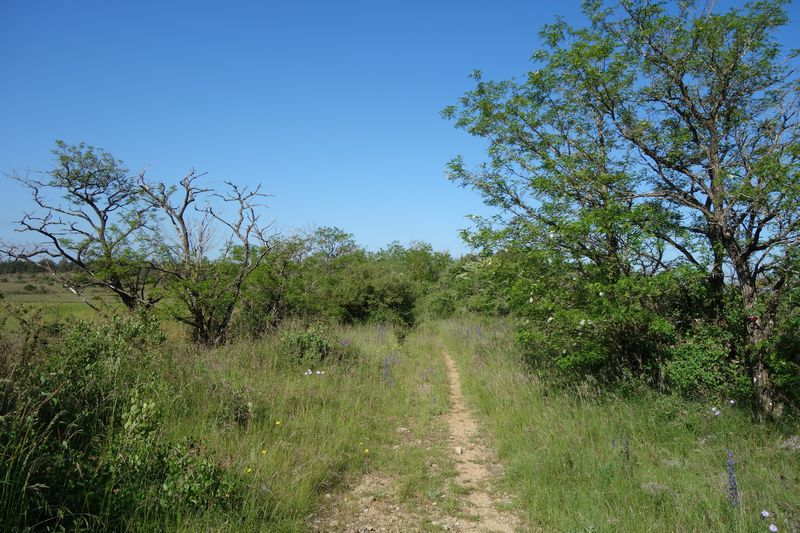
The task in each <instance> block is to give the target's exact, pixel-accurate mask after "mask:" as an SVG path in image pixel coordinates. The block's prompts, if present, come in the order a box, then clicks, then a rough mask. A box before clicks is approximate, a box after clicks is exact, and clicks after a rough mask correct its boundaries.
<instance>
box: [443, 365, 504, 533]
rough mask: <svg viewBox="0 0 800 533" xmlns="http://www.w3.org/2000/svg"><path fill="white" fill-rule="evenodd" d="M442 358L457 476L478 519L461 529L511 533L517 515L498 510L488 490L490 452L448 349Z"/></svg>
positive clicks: (473, 513) (490, 462)
mask: <svg viewBox="0 0 800 533" xmlns="http://www.w3.org/2000/svg"><path fill="white" fill-rule="evenodd" d="M444 360H445V363H446V364H447V378H448V380H449V382H450V405H451V407H450V412H449V413H448V414H447V415H446V416H447V423H448V425H449V426H450V442H451V445H452V447H453V451H454V452H455V454H456V471H457V476H456V479H457V481H458V483H459V484H460V485H461V486H462V487H464V488H466V489H469V490H470V492H469V493H468V494H467V497H466V498H467V500H468V501H469V503H470V508H469V512H470V514H472V515H474V516H475V517H476V518H477V522H476V523H475V524H474V525H470V527H469V528H467V529H463V531H465V532H467V531H469V532H472V531H481V532H483V531H492V532H498V533H500V532H502V533H506V532H508V533H513V532H514V531H516V530H517V528H518V527H519V524H518V522H517V519H516V517H515V516H514V515H512V514H510V513H509V512H501V511H500V510H499V509H498V508H497V505H496V504H497V502H496V501H495V500H494V499H493V498H492V496H491V493H490V490H491V487H490V486H489V483H490V482H491V480H492V478H493V477H496V472H495V473H493V472H492V471H491V469H490V465H493V464H494V463H493V456H492V453H491V452H490V451H489V449H488V448H486V446H485V445H484V444H483V443H482V442H481V440H480V438H479V437H480V435H479V432H478V424H477V422H476V421H475V418H474V416H473V415H472V412H471V411H470V410H469V409H468V408H467V406H466V404H465V402H464V395H463V393H462V392H461V376H460V375H459V373H458V368H457V367H456V364H455V362H453V359H452V358H451V357H450V355H449V354H447V352H445V353H444ZM495 470H496V468H495Z"/></svg>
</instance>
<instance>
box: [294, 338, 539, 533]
mask: <svg viewBox="0 0 800 533" xmlns="http://www.w3.org/2000/svg"><path fill="white" fill-rule="evenodd" d="M443 357H444V362H445V366H446V371H447V381H448V385H449V389H450V392H449V396H450V398H449V400H450V409H449V410H448V411H447V412H446V413H444V414H443V415H442V422H443V424H442V426H444V427H446V432H445V431H444V429H443V430H442V431H441V432H440V433H439V434H438V435H435V436H431V435H429V436H428V440H426V439H425V438H423V439H419V438H415V437H417V436H414V435H411V434H410V432H409V430H408V429H407V428H404V427H401V428H398V435H399V439H400V442H399V443H398V444H397V445H395V446H394V448H395V449H398V448H401V447H413V448H415V449H420V448H421V449H427V450H430V449H432V448H434V447H442V446H443V445H444V444H445V439H446V448H447V449H448V452H449V455H450V457H451V459H452V460H453V463H454V465H453V466H454V470H455V476H454V478H451V480H452V481H451V483H452V485H453V486H451V490H452V494H450V495H449V496H450V498H452V499H453V500H455V502H456V505H455V506H448V505H445V504H444V501H443V500H441V499H440V500H438V501H436V500H435V499H430V500H425V501H420V500H419V499H417V501H415V502H414V503H409V502H408V501H405V502H404V501H403V500H404V499H403V498H400V497H399V496H398V483H397V480H396V479H393V478H392V477H391V476H390V475H387V474H385V473H382V472H370V473H369V474H367V475H365V476H363V477H362V478H361V479H360V480H359V482H358V483H357V484H356V486H354V487H352V488H351V489H349V490H346V491H345V492H343V493H340V494H336V495H326V498H327V499H328V503H327V504H326V505H325V506H324V509H323V510H322V512H321V513H320V514H319V515H317V516H315V517H314V518H313V519H312V520H311V523H310V526H311V529H312V530H313V531H316V532H320V533H322V532H325V533H327V532H346V533H370V532H385V533H411V532H434V531H449V532H456V533H513V532H515V531H524V530H525V529H524V528H523V527H522V526H521V525H520V522H519V520H518V519H517V517H516V516H514V515H513V514H511V513H510V512H508V511H503V510H501V509H500V508H499V507H498V504H502V503H503V500H502V499H501V498H499V497H497V496H496V493H495V492H494V491H493V490H492V487H491V482H492V480H494V479H496V478H497V476H498V475H499V474H500V472H501V468H500V466H499V465H498V464H497V463H496V461H495V458H494V454H493V453H492V451H491V450H490V449H489V448H487V447H486V445H485V444H484V442H483V441H482V439H481V438H480V432H479V428H478V424H477V422H476V420H475V418H474V415H473V414H472V412H471V411H470V410H469V408H468V407H467V406H466V403H465V401H464V395H463V393H462V391H461V378H460V376H459V373H458V368H457V367H456V365H455V363H454V361H453V359H452V358H451V357H450V356H449V355H448V354H447V353H446V352H445V353H443ZM431 437H432V440H431ZM429 467H430V468H433V469H436V468H441V467H439V466H438V465H436V464H430V465H429Z"/></svg>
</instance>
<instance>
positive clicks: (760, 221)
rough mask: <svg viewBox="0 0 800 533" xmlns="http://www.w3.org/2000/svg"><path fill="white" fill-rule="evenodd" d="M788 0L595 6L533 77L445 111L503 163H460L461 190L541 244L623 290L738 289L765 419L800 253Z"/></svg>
mask: <svg viewBox="0 0 800 533" xmlns="http://www.w3.org/2000/svg"><path fill="white" fill-rule="evenodd" d="M784 4H785V2H784V1H780V0H767V1H762V2H754V3H751V4H747V5H746V6H745V7H742V8H733V9H730V10H728V11H726V12H724V13H720V14H717V13H713V12H710V11H709V10H706V9H702V8H701V7H700V6H697V5H696V4H695V3H694V2H691V1H682V2H678V3H670V2H660V1H652V0H623V1H622V2H620V3H619V4H615V5H613V6H610V7H609V6H605V5H603V4H602V3H601V2H600V1H587V2H584V12H585V14H586V16H587V18H588V20H589V23H588V25H586V26H585V27H580V28H578V27H573V26H570V25H569V24H567V23H566V22H564V21H558V22H556V23H555V24H551V25H548V26H546V27H545V28H544V29H543V31H542V32H541V36H542V38H543V41H544V43H545V46H544V48H543V49H542V50H539V51H537V52H536V53H535V54H534V56H533V60H534V62H535V70H532V71H531V72H529V73H528V74H527V76H526V77H525V78H524V79H522V80H512V81H502V82H488V81H483V80H482V79H481V78H480V75H479V74H478V75H476V76H475V78H476V80H477V85H476V87H475V89H474V90H472V91H470V92H468V93H467V94H466V95H465V96H464V97H463V98H462V100H461V102H460V105H458V106H453V107H450V108H448V109H446V110H445V115H446V116H448V117H451V118H455V119H456V120H457V125H458V126H459V127H462V128H464V129H466V130H467V131H469V132H470V133H472V134H474V135H478V136H481V137H485V138H487V139H488V140H489V143H490V148H489V155H490V160H489V162H488V163H486V164H484V165H483V166H482V167H480V168H478V169H477V170H471V169H469V168H467V166H466V165H465V164H464V163H463V161H462V160H460V159H456V160H454V161H453V162H451V165H450V168H451V177H452V179H454V180H456V181H458V182H460V183H461V184H463V185H465V186H470V187H474V188H476V189H478V190H479V191H481V192H482V194H483V195H484V196H485V198H486V200H487V201H488V202H489V203H491V204H493V205H496V206H499V207H501V208H502V209H503V210H504V211H505V212H506V213H508V214H509V216H508V217H507V219H506V222H507V223H509V224H510V225H512V226H515V227H516V228H518V230H519V231H525V232H527V233H528V234H529V235H530V239H531V240H532V241H535V242H538V243H540V244H542V245H544V246H549V247H550V248H551V249H557V250H560V251H561V252H562V253H563V254H564V255H566V256H568V257H571V258H572V260H573V261H574V263H576V264H587V263H593V264H596V265H597V266H598V267H599V269H600V270H601V271H602V272H603V275H604V276H606V277H610V278H611V279H613V278H614V277H615V276H618V275H620V274H625V273H627V272H630V271H637V272H657V271H659V270H664V269H668V268H670V267H671V266H672V265H673V264H674V263H675V262H678V261H683V262H687V263H690V264H692V265H695V266H696V267H698V268H703V269H706V270H707V272H708V283H709V286H710V287H711V289H712V290H711V291H710V293H709V294H710V295H711V296H710V297H711V298H712V299H713V300H714V307H716V308H717V309H718V310H721V309H722V307H723V300H724V293H725V287H726V285H729V286H731V287H733V288H735V289H736V291H737V293H738V296H739V301H740V305H741V306H742V309H743V311H744V314H745V315H746V316H747V317H748V318H747V319H746V324H744V325H743V328H742V329H744V330H745V331H746V333H745V339H744V341H745V345H746V350H745V351H746V354H745V355H746V357H747V359H748V364H749V369H750V371H751V372H752V377H753V380H754V383H755V389H756V396H757V402H758V404H759V406H760V410H761V412H762V413H770V412H772V411H773V410H774V408H775V402H774V400H775V398H774V397H773V383H772V379H771V376H770V372H769V367H768V364H767V362H766V358H767V354H768V350H767V349H766V344H767V341H768V339H769V338H770V336H771V335H772V333H773V331H774V328H775V324H776V319H777V317H776V313H777V310H778V308H779V302H780V301H781V299H782V296H783V294H784V293H785V292H786V291H787V290H788V289H790V288H791V287H792V286H793V285H794V284H795V283H796V281H797V272H796V269H793V268H792V266H791V265H792V264H793V263H792V258H793V257H794V256H795V255H796V253H797V250H798V245H800V122H798V117H799V113H800V106H799V105H798V96H799V95H800V92H799V90H798V89H799V87H800V85H799V83H798V78H797V76H796V75H795V74H794V71H793V70H792V69H791V61H792V60H793V58H794V55H793V54H786V53H783V51H782V49H781V46H780V45H779V43H778V42H777V41H776V39H775V30H776V29H777V28H779V27H780V26H782V25H784V24H786V22H787V17H786V14H785V12H784V9H783V6H784ZM548 238H549V239H550V240H551V242H550V243H549V244H548V242H547V239H548Z"/></svg>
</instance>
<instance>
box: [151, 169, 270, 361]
mask: <svg viewBox="0 0 800 533" xmlns="http://www.w3.org/2000/svg"><path fill="white" fill-rule="evenodd" d="M201 176H202V175H201V174H198V173H197V172H195V171H192V172H190V173H189V174H187V175H186V176H185V177H184V178H183V179H181V181H180V183H179V184H178V185H175V186H167V185H166V184H164V183H160V182H158V183H150V182H148V181H147V180H145V178H144V176H140V178H139V180H138V187H139V191H140V192H141V194H142V195H143V198H144V199H145V203H146V204H147V205H148V206H149V208H151V209H153V210H155V211H156V212H157V213H159V214H160V215H161V216H163V217H164V218H165V219H166V221H167V222H168V228H169V232H168V233H162V232H155V233H153V234H152V235H151V237H150V242H151V243H152V252H151V259H150V266H151V267H152V268H153V269H154V270H156V271H158V272H160V273H161V274H162V275H163V276H164V278H165V283H166V284H167V288H168V291H169V294H170V295H171V296H173V297H174V299H175V301H176V302H177V303H178V304H179V305H178V306H176V307H173V308H172V309H171V314H172V316H173V318H175V319H176V320H178V321H179V322H182V323H183V324H186V325H187V326H189V327H190V328H191V331H192V337H193V339H194V340H195V341H197V342H200V343H202V344H207V345H216V344H220V343H223V342H224V341H225V340H226V337H227V334H228V329H229V326H230V323H231V318H232V317H233V312H234V309H235V307H236V305H237V304H238V303H239V300H240V298H241V294H242V287H243V285H244V283H245V281H246V280H247V278H248V276H249V275H250V274H251V273H252V272H253V271H254V270H255V269H256V268H257V267H258V266H259V265H260V264H261V262H262V261H263V260H264V258H265V257H267V254H269V252H270V244H269V239H268V236H267V234H266V231H267V228H266V227H265V226H262V225H261V224H260V222H259V216H258V214H257V213H256V208H258V207H260V206H259V204H258V203H257V202H258V200H259V199H260V198H262V197H264V196H265V195H264V194H263V193H261V192H260V186H258V187H256V188H255V190H248V189H247V188H244V187H240V186H237V185H235V184H233V183H231V182H226V186H227V191H226V192H225V193H217V192H214V191H213V190H212V189H208V188H203V187H200V186H199V185H198V184H197V180H198V179H199V178H200V177H201ZM203 198H216V199H217V200H218V201H221V202H222V204H223V206H222V207H221V209H220V208H214V207H212V206H211V205H198V200H201V199H203ZM224 206H229V207H232V210H233V214H232V215H226V214H224V213H223V212H222V209H225V207H224ZM215 229H221V230H222V231H223V232H226V233H227V235H226V237H225V241H224V242H223V244H222V246H221V249H218V250H215V249H214V246H213V242H212V240H213V239H212V237H213V233H214V230H215ZM171 238H174V239H175V240H176V241H177V242H170V239H171ZM214 254H216V257H212V256H213V255H214Z"/></svg>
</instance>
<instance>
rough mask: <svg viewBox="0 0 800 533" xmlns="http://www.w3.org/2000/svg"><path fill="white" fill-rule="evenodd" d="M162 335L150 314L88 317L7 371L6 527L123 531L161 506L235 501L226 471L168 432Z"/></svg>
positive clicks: (2, 394)
mask: <svg viewBox="0 0 800 533" xmlns="http://www.w3.org/2000/svg"><path fill="white" fill-rule="evenodd" d="M42 337H43V336H42V335H33V336H32V337H30V338H32V339H34V340H35V339H40V338H42ZM163 340H164V336H163V334H162V333H161V332H160V330H159V328H158V324H157V323H156V322H154V321H151V320H147V319H134V318H130V319H126V320H115V321H113V322H111V323H108V324H103V325H93V324H88V323H84V322H78V323H74V324H71V325H68V326H66V327H65V328H64V331H63V333H62V334H61V335H60V336H59V337H55V338H52V339H48V342H47V343H42V342H34V341H31V342H26V345H25V347H24V348H25V349H27V350H28V352H29V353H27V354H26V355H25V356H24V357H17V358H16V359H12V361H13V362H12V363H11V364H8V365H4V366H3V368H2V371H3V375H2V376H1V379H0V385H1V386H0V472H2V474H1V475H2V476H3V477H2V478H1V479H2V482H0V530H3V531H18V530H25V529H28V528H30V527H31V526H33V525H34V524H37V527H36V529H38V530H46V531H55V530H79V529H84V530H92V531H104V530H106V531H117V530H120V529H124V524H125V523H128V522H129V521H135V520H136V519H137V517H141V516H143V515H144V514H148V513H150V514H152V513H153V512H158V511H159V509H166V508H170V510H171V512H174V509H175V508H179V507H185V508H190V509H191V508H198V507H205V506H209V505H212V504H213V505H218V504H221V505H227V504H228V503H229V502H231V501H232V500H233V498H234V496H235V491H234V490H233V484H232V482H230V481H228V477H227V474H226V473H225V471H224V470H223V469H222V468H220V467H217V466H215V465H213V464H212V463H211V462H210V461H209V460H208V459H207V458H205V456H204V455H203V454H201V453H199V448H198V447H196V446H195V447H188V446H187V445H186V444H183V443H179V444H174V443H170V442H169V441H166V440H164V438H163V428H162V423H163V422H162V420H163V416H162V409H161V407H160V404H159V401H158V398H159V397H160V396H161V395H163V394H164V391H163V389H164V385H163V384H162V382H161V381H160V380H159V379H158V374H157V372H156V363H157V349H159V348H160V347H161V343H162V342H163ZM20 349H22V348H20Z"/></svg>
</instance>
